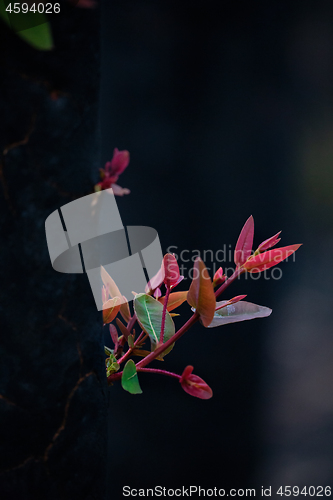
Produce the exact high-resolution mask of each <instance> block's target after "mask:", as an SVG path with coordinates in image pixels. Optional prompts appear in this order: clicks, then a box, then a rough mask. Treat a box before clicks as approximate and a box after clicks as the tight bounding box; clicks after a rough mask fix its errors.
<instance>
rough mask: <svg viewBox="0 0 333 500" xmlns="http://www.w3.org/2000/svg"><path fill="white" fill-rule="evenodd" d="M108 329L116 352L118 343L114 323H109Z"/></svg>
mask: <svg viewBox="0 0 333 500" xmlns="http://www.w3.org/2000/svg"><path fill="white" fill-rule="evenodd" d="M109 329H110V335H111V339H112V342H113V343H114V351H115V352H116V351H117V349H118V345H119V342H118V332H117V328H116V327H115V326H114V325H109Z"/></svg>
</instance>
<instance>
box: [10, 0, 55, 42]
mask: <svg viewBox="0 0 333 500" xmlns="http://www.w3.org/2000/svg"><path fill="white" fill-rule="evenodd" d="M8 3H9V2H4V0H0V17H1V18H2V19H3V20H4V21H5V23H6V24H8V26H9V27H10V28H12V30H13V31H14V32H15V33H16V34H17V36H19V37H20V38H22V39H23V40H24V41H25V42H26V43H28V44H29V45H31V46H32V47H34V48H35V49H38V50H51V49H53V47H54V45H53V38H52V32H51V27H50V23H49V22H48V20H47V16H46V15H45V14H43V13H41V12H35V13H33V12H30V11H28V12H26V13H23V12H19V13H17V14H8V12H6V6H7V4H8Z"/></svg>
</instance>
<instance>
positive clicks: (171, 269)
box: [163, 253, 180, 287]
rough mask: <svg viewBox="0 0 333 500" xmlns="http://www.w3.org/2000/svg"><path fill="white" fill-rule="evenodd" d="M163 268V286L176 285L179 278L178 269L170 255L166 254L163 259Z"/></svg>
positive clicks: (173, 257) (175, 261) (172, 256)
mask: <svg viewBox="0 0 333 500" xmlns="http://www.w3.org/2000/svg"><path fill="white" fill-rule="evenodd" d="M163 266H164V280H163V281H164V284H165V285H166V286H167V287H170V286H174V285H176V284H177V283H178V280H179V278H180V272H179V267H178V263H177V259H176V258H175V256H174V255H172V254H171V253H167V254H166V255H164V258H163Z"/></svg>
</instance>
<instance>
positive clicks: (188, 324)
mask: <svg viewBox="0 0 333 500" xmlns="http://www.w3.org/2000/svg"><path fill="white" fill-rule="evenodd" d="M243 272H244V269H242V268H238V269H236V270H235V272H234V273H233V274H232V275H231V276H230V278H228V279H227V280H226V281H225V282H224V283H223V284H222V285H221V286H220V288H218V290H216V292H215V297H216V298H217V297H219V296H220V295H221V293H222V292H224V290H225V289H226V288H227V287H228V286H229V285H231V283H232V282H233V281H235V279H236V278H238V276H239V275H240V274H241V273H243ZM132 319H133V318H132ZM198 319H199V314H197V313H193V314H192V316H191V317H190V318H189V319H188V320H187V321H186V323H184V325H183V326H182V327H181V328H180V329H179V330H178V332H176V333H175V334H174V335H173V336H172V337H171V338H170V339H169V340H167V341H166V342H165V343H164V344H163V345H161V346H160V347H158V348H157V349H155V351H154V352H151V353H150V354H148V356H146V357H145V358H143V359H142V360H141V361H139V362H138V363H137V364H136V369H137V371H142V368H144V367H145V366H146V365H148V364H149V363H151V361H153V360H154V359H155V358H156V357H157V356H159V355H160V354H161V353H162V352H163V351H165V350H166V349H167V348H168V347H169V346H170V345H171V344H173V343H174V342H176V340H178V339H179V338H180V337H181V336H182V335H184V333H186V332H187V330H188V329H189V328H191V326H192V325H194V323H196V322H197V321H198ZM126 354H127V353H126ZM122 373H123V372H117V373H113V374H112V375H109V377H108V382H112V381H114V380H119V379H120V378H121V376H122Z"/></svg>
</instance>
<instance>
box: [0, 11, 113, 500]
mask: <svg viewBox="0 0 333 500" xmlns="http://www.w3.org/2000/svg"><path fill="white" fill-rule="evenodd" d="M51 22H52V29H53V34H54V41H55V50H53V51H52V52H38V51H37V50H34V49H33V48H30V47H29V46H28V45H26V44H25V43H24V42H22V41H21V40H20V39H19V38H18V37H17V36H15V35H14V34H13V33H12V32H11V31H10V30H9V29H8V28H7V27H6V26H5V25H4V24H3V23H1V35H0V36H1V46H2V50H1V54H0V65H1V94H2V95H1V100H0V105H1V123H0V129H1V133H0V143H1V144H0V151H1V153H0V155H1V156H0V183H1V198H0V204H1V211H0V227H1V259H0V267H1V270H0V275H1V295H0V297H1V299H0V309H1V316H0V317H1V342H0V359H1V363H0V415H1V417H0V418H1V425H0V471H1V472H0V497H1V499H2V500H7V499H14V498H20V499H21V500H25V499H26V500H28V499H33V500H36V499H39V498H42V499H45V498H48V499H49V500H53V499H55V500H59V499H71V500H73V499H74V498H80V499H93V498H96V499H97V498H98V499H99V500H100V499H102V498H103V497H104V484H105V454H106V436H105V434H106V419H107V386H106V380H105V373H104V367H103V362H104V355H103V340H102V328H101V317H100V314H99V313H98V311H97V310H96V307H95V305H94V301H93V297H92V294H91V291H90V288H89V284H88V280H87V278H86V275H67V274H60V273H57V272H55V271H54V270H53V269H52V267H51V263H50V259H49V255H48V250H47V245H46V238H45V227H44V223H45V219H46V218H47V216H48V215H49V214H50V213H51V212H53V211H54V210H55V209H57V208H59V207H60V206H62V205H64V204H66V203H68V202H69V201H71V200H73V199H75V198H78V197H80V196H83V195H85V194H89V193H90V192H91V191H92V188H93V184H94V181H96V178H94V176H95V175H96V174H97V168H98V166H99V164H98V163H99V161H98V160H99V158H98V142H97V118H98V116H97V112H98V109H97V108H98V86H99V12H98V9H96V10H85V9H79V8H73V7H70V6H69V5H67V4H62V8H61V13H60V14H58V15H54V16H53V18H52V20H51ZM4 47H6V49H5V50H4Z"/></svg>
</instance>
